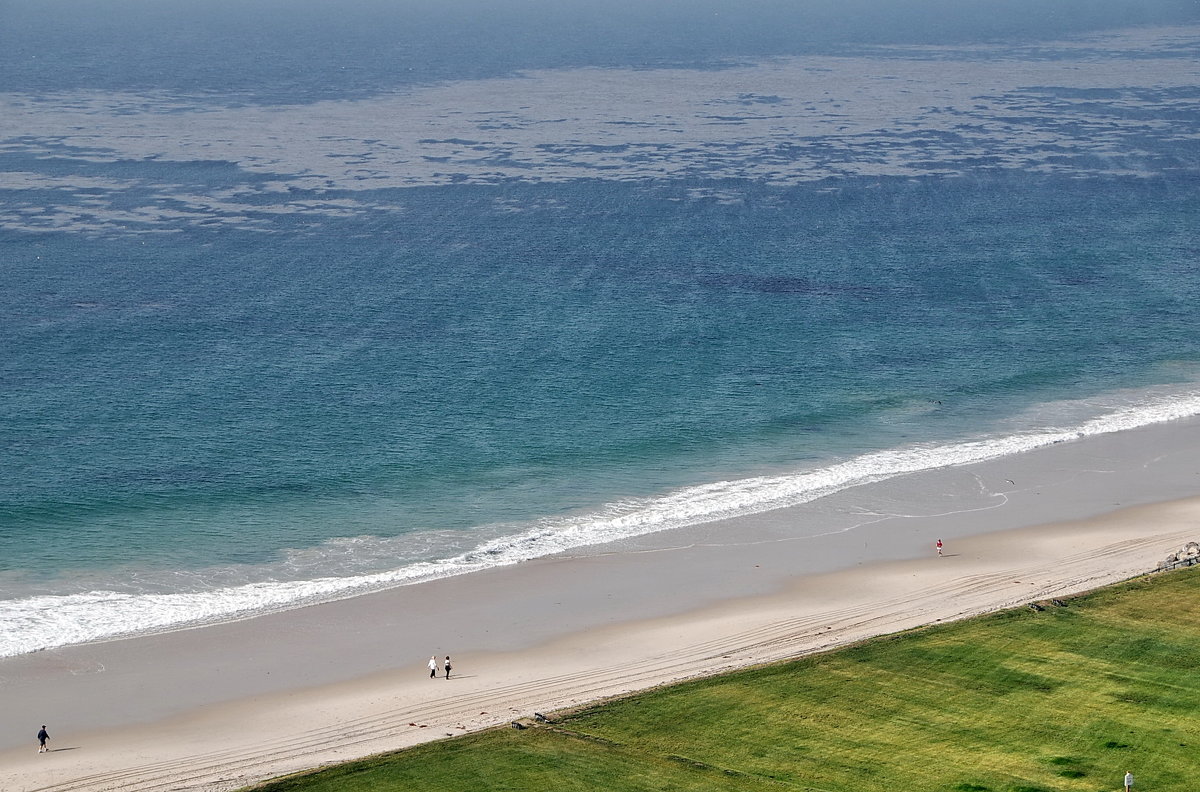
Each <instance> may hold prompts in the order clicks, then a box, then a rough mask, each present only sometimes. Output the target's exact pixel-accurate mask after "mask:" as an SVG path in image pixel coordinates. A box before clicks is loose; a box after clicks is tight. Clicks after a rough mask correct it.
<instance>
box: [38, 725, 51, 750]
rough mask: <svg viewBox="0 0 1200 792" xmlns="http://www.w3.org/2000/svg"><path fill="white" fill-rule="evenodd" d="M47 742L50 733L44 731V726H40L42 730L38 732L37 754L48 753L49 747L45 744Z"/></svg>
mask: <svg viewBox="0 0 1200 792" xmlns="http://www.w3.org/2000/svg"><path fill="white" fill-rule="evenodd" d="M48 742H50V732H48V731H46V726H45V724H42V728H41V730H40V731H39V732H38V753H49V752H50V746H49V745H47V744H46V743H48Z"/></svg>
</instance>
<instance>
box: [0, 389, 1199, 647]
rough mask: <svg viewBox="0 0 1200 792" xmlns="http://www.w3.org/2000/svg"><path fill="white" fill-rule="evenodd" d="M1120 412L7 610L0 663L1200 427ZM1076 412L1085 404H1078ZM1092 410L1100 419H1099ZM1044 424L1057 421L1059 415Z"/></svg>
mask: <svg viewBox="0 0 1200 792" xmlns="http://www.w3.org/2000/svg"><path fill="white" fill-rule="evenodd" d="M1116 401H1118V402H1120V403H1121V406H1120V407H1118V408H1115V409H1114V408H1113V407H1112V404H1113V403H1114V399H1109V400H1108V403H1109V407H1108V409H1107V411H1106V412H1104V413H1103V414H1101V415H1098V416H1096V417H1092V418H1087V419H1084V420H1081V421H1080V422H1078V423H1076V424H1075V425H1073V426H1070V427H1067V428H1051V427H1043V428H1040V429H1028V430H1025V431H1019V432H1013V433H1009V434H1004V435H998V436H992V437H983V438H979V439H974V440H968V441H963V442H957V443H948V444H917V445H912V446H906V447H901V448H892V449H886V450H883V451H877V452H873V453H868V454H863V455H860V456H857V457H853V458H851V459H847V460H843V461H840V462H836V463H834V464H830V465H827V466H824V467H820V468H816V469H810V470H801V471H796V472H793V473H787V474H782V475H775V476H758V477H753V478H746V479H738V480H733V481H717V482H713V483H710V484H703V485H699V486H694V487H687V488H684V489H680V490H678V491H675V492H672V493H668V494H666V495H663V496H660V497H653V498H643V499H632V500H629V501H625V502H620V503H614V504H610V505H609V506H607V507H605V508H604V509H602V510H601V511H599V512H595V513H589V514H583V515H577V516H574V517H569V518H555V519H545V520H542V521H539V522H538V523H537V524H536V525H534V526H533V527H531V528H528V529H526V530H523V531H520V532H518V533H515V534H510V535H505V536H499V537H496V538H493V539H491V540H489V541H487V542H484V543H482V544H481V545H479V546H478V547H476V548H474V549H472V550H469V551H467V552H464V553H461V554H458V555H455V556H452V557H449V558H445V559H442V560H437V561H427V562H419V563H413V564H408V565H405V566H403V567H401V568H398V569H392V570H388V571H384V572H375V573H371V574H360V575H347V576H340V577H333V576H330V577H321V578H316V579H308V580H283V581H280V580H264V581H262V582H256V583H248V584H243V585H236V586H226V587H221V588H217V589H215V590H209V591H191V592H179V593H148V594H137V593H123V592H115V591H90V592H86V593H79V594H70V595H42V596H36V597H27V598H24V599H16V600H8V601H0V624H2V625H3V626H4V629H3V630H2V631H0V657H5V656H12V655H17V654H22V653H26V652H33V651H38V650H41V649H47V648H52V647H56V646H64V645H68V644H76V643H83V642H88V641H97V640H104V639H110V638H116V637H121V636H128V635H133V634H141V633H148V632H158V631H163V630H170V629H179V628H183V627H189V626H195V625H200V624H206V623H212V622H216V621H226V620H233V619H238V618H244V617H247V616H251V615H258V614H262V613H267V612H271V611H278V610H284V609H288V608H294V607H299V606H302V605H306V604H311V603H316V602H322V601H329V600H334V599H340V598H344V597H348V596H353V595H357V594H361V593H365V592H368V591H374V590H379V589H383V588H390V587H395V586H400V585H406V584H411V583H417V582H421V581H426V580H432V579H436V578H443V577H448V576H451V575H460V574H465V573H469V572H473V571H477V570H481V569H486V568H489V567H496V566H504V565H511V564H516V563H520V562H521V561H526V560H529V559H532V558H537V557H541V556H546V555H551V554H554V553H559V552H563V551H567V550H573V549H576V548H580V547H584V546H588V545H596V544H602V543H605V542H611V541H615V540H620V539H626V538H630V537H635V536H641V535H645V534H649V533H654V532H657V531H663V530H668V529H671V528H678V527H683V526H688V525H697V524H701V523H705V522H711V521H714V520H719V519H724V518H729V517H736V516H740V515H746V514H753V513H758V512H764V511H769V510H772V509H777V508H782V507H787V506H794V505H797V504H800V503H806V502H810V501H813V500H816V499H817V498H820V497H823V496H825V495H828V494H830V493H833V492H838V491H840V490H844V489H847V488H849V487H854V486H859V485H862V484H868V483H871V482H874V481H880V480H883V479H887V478H892V477H895V476H900V475H904V474H906V473H915V472H919V471H925V470H934V469H938V468H944V467H951V466H960V465H967V464H971V463H975V462H983V461H986V460H990V459H996V458H999V457H1004V456H1010V455H1014V454H1020V453H1023V452H1026V451H1031V450H1034V449H1036V448H1041V447H1044V446H1048V445H1052V444H1055V443H1061V442H1069V441H1074V440H1078V439H1081V438H1085V437H1090V436H1094V435H1101V434H1108V433H1111V432H1118V431H1123V430H1128V429H1134V428H1137V427H1141V426H1146V425H1150V424H1155V423H1162V422H1166V421H1172V420H1177V419H1181V418H1188V417H1192V416H1196V415H1200V391H1196V390H1188V391H1183V392H1174V393H1161V394H1158V395H1155V394H1153V393H1151V394H1148V395H1147V394H1144V393H1143V394H1142V395H1140V396H1132V397H1129V396H1118V397H1117V398H1116ZM1073 404H1074V405H1076V409H1078V405H1083V404H1085V403H1082V402H1080V403H1073ZM1095 407H1096V406H1095V405H1094V404H1093V405H1091V409H1095ZM1046 412H1055V411H1054V410H1053V409H1051V410H1047V411H1046Z"/></svg>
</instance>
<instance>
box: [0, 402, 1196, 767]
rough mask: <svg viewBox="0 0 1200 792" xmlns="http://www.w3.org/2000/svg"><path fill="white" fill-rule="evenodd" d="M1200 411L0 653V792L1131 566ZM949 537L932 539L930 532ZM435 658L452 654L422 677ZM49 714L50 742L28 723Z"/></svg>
mask: <svg viewBox="0 0 1200 792" xmlns="http://www.w3.org/2000/svg"><path fill="white" fill-rule="evenodd" d="M1197 496H1200V421H1182V422H1174V423H1170V424H1161V425H1157V426H1152V427H1145V428H1142V429H1137V430H1132V431H1127V432H1121V433H1117V434H1112V435H1105V436H1100V437H1093V438H1088V439H1084V440H1081V441H1078V442H1072V443H1062V444H1058V445H1055V446H1051V447H1048V448H1045V449H1041V450H1039V451H1035V452H1031V453H1027V454H1022V455H1019V456H1014V457H1008V458H1005V459H1002V460H995V461H991V462H987V463H982V464H978V465H972V466H966V467H959V468H947V469H942V470H936V471H928V472H925V473H921V474H916V475H911V476H904V477H898V478H895V479H889V480H887V481H883V482H877V483H875V484H871V485H865V486H862V487H856V488H852V489H849V490H845V491H843V492H840V493H837V494H835V495H832V496H829V497H827V498H823V499H821V500H818V501H814V502H813V503H809V504H805V505H803V506H798V507H794V508H790V509H782V510H778V511H774V512H769V513H764V514H760V515H754V516H750V517H743V518H738V519H736V520H728V521H722V522H716V523H710V524H707V525H703V526H697V527H694V528H690V529H684V530H679V531H672V532H664V533H660V534H655V535H651V536H646V537H640V538H638V539H635V540H629V541H625V542H621V543H619V544H616V545H609V546H599V547H594V548H587V549H585V550H584V551H582V552H579V553H577V554H574V555H571V556H560V557H552V558H545V559H540V560H537V561H532V562H527V563H525V564H521V565H519V566H515V567H508V568H501V569H494V570H490V571H488V572H483V573H477V574H473V575H467V576H462V577H458V578H450V579H446V580H440V581H434V582H431V583H424V584H420V585H415V586H407V587H402V588H398V589H393V590H390V591H385V592H380V593H377V594H371V595H366V596H361V597H356V598H352V599H347V600H342V601H339V602H333V603H326V604H323V605H316V606H311V607H307V608H301V609H297V610H293V611H288V612H285V613H278V614H272V615H268V616H262V617H258V618H254V619H247V620H244V621H240V622H233V623H227V624H220V625H214V626H209V627H203V628H197V629H191V630H181V631H177V632H172V633H166V634H161V635H154V636H145V637H139V638H131V639H125V640H119V641H109V642H103V643H95V644H88V645H81V646H74V647H65V648H62V649H57V650H50V651H44V652H37V653H33V654H29V655H24V656H21V657H14V658H7V659H4V660H0V694H2V695H3V700H4V712H3V715H2V716H0V723H2V724H3V728H2V729H0V789H4V790H33V789H59V790H67V789H70V790H103V789H160V788H161V789H166V788H170V789H206V790H223V789H233V788H237V787H239V786H243V785H245V784H248V783H252V782H254V781H256V780H261V779H263V778H267V777H271V776H274V775H279V774H282V773H287V772H292V771H295V770H301V769H306V768H311V767H316V766H319V765H321V764H325V763H329V762H337V761H344V760H346V759H350V758H354V757H358V756H364V755H368V754H371V753H376V752H379V751H385V750H390V749H394V748H398V747H402V746H406V745H412V744H415V743H418V742H422V741H427V740H430V739H438V738H443V737H445V736H447V735H456V734H462V733H463V732H465V731H468V730H472V729H478V728H484V727H488V726H493V725H502V724H506V723H508V722H509V721H511V720H513V719H515V718H518V717H526V716H530V715H532V713H533V712H535V711H538V712H543V711H549V710H554V709H556V708H561V707H566V706H571V705H575V704H580V703H583V702H587V701H591V700H595V699H597V698H602V697H606V696H611V695H615V694H619V693H623V692H628V691H631V690H637V689H641V688H645V687H648V686H652V685H657V684H662V683H666V682H670V681H674V680H679V679H685V678H691V677H695V676H699V675H705V674H712V673H716V672H719V671H722V670H726V669H730V668H736V667H741V666H746V665H752V664H755V663H762V662H770V661H774V660H779V659H783V658H787V657H795V656H798V655H801V654H804V653H807V652H812V651H818V650H821V649H826V648H829V647H833V646H838V645H842V644H845V643H848V642H852V641H855V640H859V639H861V638H863V637H866V636H870V635H876V634H881V633H887V632H893V631H896V630H900V629H905V628H908V627H913V626H917V625H920V624H927V623H931V622H935V621H938V620H948V619H954V618H961V617H964V616H968V615H972V614H977V613H983V612H987V611H990V610H995V609H998V608H1004V607H1010V606H1014V605H1021V604H1023V603H1026V602H1030V601H1034V600H1039V599H1047V598H1050V597H1062V596H1068V595H1070V594H1072V593H1075V592H1080V591H1084V590H1087V589H1090V588H1094V587H1096V586H1099V585H1104V584H1107V583H1111V582H1115V581H1118V580H1122V579H1127V578H1129V577H1132V576H1135V575H1138V574H1141V573H1145V572H1149V571H1150V570H1152V569H1154V568H1155V566H1156V564H1157V563H1158V561H1160V560H1161V559H1162V558H1164V557H1165V556H1166V555H1167V554H1168V553H1170V552H1174V551H1175V550H1177V549H1179V547H1181V546H1182V545H1183V544H1185V543H1186V542H1188V541H1192V540H1200V497H1197ZM938 538H941V539H942V540H943V541H944V542H945V545H946V547H945V555H944V556H943V557H940V558H939V557H937V556H936V554H935V552H934V549H933V543H934V541H935V540H936V539H938ZM431 654H436V655H438V656H439V657H443V656H445V655H447V654H450V655H452V656H453V657H454V658H455V673H454V675H453V678H452V679H450V680H445V679H442V678H439V679H436V680H430V679H429V678H428V670H427V668H426V665H425V664H426V662H427V660H428V658H429V656H430V655H431ZM42 723H45V724H46V725H47V727H48V730H49V732H50V734H51V735H52V740H51V747H52V748H53V749H54V750H53V751H52V752H51V753H50V754H42V755H39V754H38V753H37V746H36V739H35V738H34V735H35V734H36V732H37V728H38V726H40V725H41V724H42Z"/></svg>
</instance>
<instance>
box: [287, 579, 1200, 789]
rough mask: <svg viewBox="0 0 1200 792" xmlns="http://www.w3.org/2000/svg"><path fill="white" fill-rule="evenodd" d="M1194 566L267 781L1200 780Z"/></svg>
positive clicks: (429, 784) (771, 783) (976, 785)
mask: <svg viewBox="0 0 1200 792" xmlns="http://www.w3.org/2000/svg"><path fill="white" fill-rule="evenodd" d="M1198 668H1200V571H1197V570H1190V569H1189V570H1184V571H1181V572H1174V573H1168V574H1162V575H1156V576H1152V577H1147V578H1142V579H1138V580H1135V581H1132V582H1129V583H1125V584H1122V585H1119V586H1114V587H1111V588H1107V589H1103V590H1100V591H1097V592H1095V593H1093V594H1090V595H1087V596H1085V597H1078V598H1075V599H1072V600H1070V601H1069V602H1068V604H1067V606H1066V607H1054V606H1050V607H1047V609H1046V610H1044V611H1042V612H1034V611H1032V610H1029V609H1020V610H1013V611H1006V612H1003V613H997V614H993V615H990V616H985V617H981V618H977V619H972V620H970V621H964V622H958V623H955V624H947V625H941V626H936V627H929V628H925V629H922V630H916V631H912V632H908V633H902V634H898V635H893V636H887V637H884V638H879V639H875V640H871V641H868V642H866V643H863V644H860V645H858V646H854V647H850V648H848V649H844V650H840V651H837V652H832V653H829V654H824V655H819V656H813V657H808V658H805V659H802V660H798V661H794V662H789V663H784V664H777V665H771V666H766V667H762V668H755V669H751V670H747V671H742V672H738V673H734V674H729V675H726V676H721V677H715V678H711V679H706V680H700V681H696V682H690V683H686V684H682V685H676V686H672V687H668V688H662V689H658V690H654V691H650V692H646V693H643V694H640V695H636V696H631V697H628V698H624V699H620V700H616V701H610V702H606V703H603V704H599V705H596V706H593V707H590V708H587V709H584V710H581V711H579V712H575V713H572V714H569V715H563V716H562V717H561V718H558V719H556V722H555V723H554V724H553V725H552V726H537V727H531V728H528V729H525V730H514V729H498V730H493V731H490V732H484V733H480V734H475V735H470V736H467V737H462V738H457V739H453V740H447V741H444V742H440V743H432V744H428V745H424V746H421V747H418V748H414V749H410V750H407V751H403V752H400V753H396V754H391V755H388V756H382V757H377V758H374V759H371V760H367V761H363V762H355V763H351V764H347V765H343V766H340V767H337V768H333V769H329V770H326V771H323V772H320V773H315V774H312V775H306V776H300V777H295V778H290V779H285V780H281V781H276V782H273V783H271V784H269V785H267V786H266V787H264V788H265V789H269V790H271V792H283V790H295V791H297V792H335V791H336V792H357V791H358V790H364V791H365V790H372V791H373V792H380V791H381V790H421V792H440V791H442V790H445V792H474V791H476V790H549V791H551V792H558V791H559V790H617V791H618V792H620V791H621V790H679V791H680V792H684V791H690V790H732V791H733V792H741V791H742V790H745V791H746V792H750V791H752V790H753V791H757V790H779V789H785V788H791V789H810V790H824V791H826V792H876V791H878V792H885V791H886V792H897V790H903V792H934V790H936V791H937V792H1049V791H1050V790H1063V791H1064V792H1065V791H1067V790H1071V791H1075V790H1078V791H1079V792H1114V791H1115V790H1121V789H1122V787H1121V779H1122V776H1123V775H1124V773H1125V771H1126V770H1131V771H1132V772H1133V773H1134V775H1135V776H1136V779H1137V784H1136V789H1137V790H1138V792H1142V791H1143V790H1145V791H1146V792H1168V791H1177V792H1193V790H1195V789H1197V788H1200V781H1198V780H1197V778H1196V776H1197V773H1196V771H1195V770H1194V769H1193V763H1194V756H1195V754H1196V752H1197V749H1200V706H1198V703H1200V698H1198V694H1200V675H1198V674H1197V673H1196V669H1198Z"/></svg>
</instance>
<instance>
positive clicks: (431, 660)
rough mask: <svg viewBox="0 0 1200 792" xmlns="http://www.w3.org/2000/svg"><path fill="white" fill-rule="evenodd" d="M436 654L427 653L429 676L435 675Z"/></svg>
mask: <svg viewBox="0 0 1200 792" xmlns="http://www.w3.org/2000/svg"><path fill="white" fill-rule="evenodd" d="M437 665H438V663H437V655H429V678H430V679H433V678H434V677H435V676H437Z"/></svg>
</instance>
